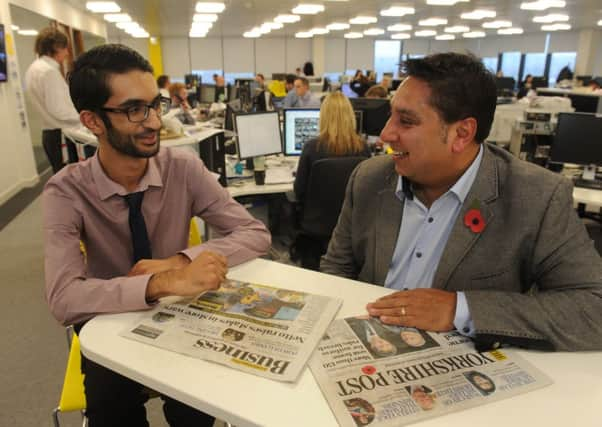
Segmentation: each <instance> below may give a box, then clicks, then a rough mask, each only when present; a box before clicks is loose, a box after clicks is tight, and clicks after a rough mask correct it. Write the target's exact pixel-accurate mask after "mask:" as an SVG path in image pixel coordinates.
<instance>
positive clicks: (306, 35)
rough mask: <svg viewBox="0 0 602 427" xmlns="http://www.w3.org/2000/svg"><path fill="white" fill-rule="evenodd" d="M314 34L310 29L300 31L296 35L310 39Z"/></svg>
mask: <svg viewBox="0 0 602 427" xmlns="http://www.w3.org/2000/svg"><path fill="white" fill-rule="evenodd" d="M313 36H314V35H313V34H312V33H311V32H309V31H300V32H298V33H295V37H296V38H298V39H309V38H312V37H313Z"/></svg>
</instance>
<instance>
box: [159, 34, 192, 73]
mask: <svg viewBox="0 0 602 427" xmlns="http://www.w3.org/2000/svg"><path fill="white" fill-rule="evenodd" d="M189 40H190V39H189V38H182V37H177V38H176V37H169V38H161V40H160V41H161V56H162V57H163V73H164V74H166V75H168V76H174V77H184V76H185V75H186V74H189V73H190V70H192V64H191V62H190V57H191V55H190V45H189Z"/></svg>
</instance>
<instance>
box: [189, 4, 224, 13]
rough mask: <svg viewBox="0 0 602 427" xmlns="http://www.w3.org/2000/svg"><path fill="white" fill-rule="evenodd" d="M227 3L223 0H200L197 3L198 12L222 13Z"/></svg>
mask: <svg viewBox="0 0 602 427" xmlns="http://www.w3.org/2000/svg"><path fill="white" fill-rule="evenodd" d="M225 8H226V5H225V4H224V3H221V2H201V1H200V2H198V3H197V4H196V8H195V10H196V13H222V12H223V11H224V9H225Z"/></svg>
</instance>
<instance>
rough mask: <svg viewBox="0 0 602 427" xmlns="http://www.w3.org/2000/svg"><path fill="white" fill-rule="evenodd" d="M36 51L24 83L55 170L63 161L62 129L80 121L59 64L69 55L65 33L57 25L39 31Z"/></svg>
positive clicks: (70, 147) (73, 152)
mask: <svg viewBox="0 0 602 427" xmlns="http://www.w3.org/2000/svg"><path fill="white" fill-rule="evenodd" d="M35 52H36V54H37V55H38V59H36V60H35V61H34V62H33V63H32V64H31V65H30V66H29V68H28V69H27V72H26V73H25V86H26V90H27V93H28V94H29V96H30V98H31V102H32V103H33V105H34V106H35V108H36V110H37V111H38V113H39V114H40V115H41V117H42V145H43V146H44V151H45V152H46V156H47V157H48V161H49V162H50V166H52V171H53V172H54V173H57V172H58V171H59V170H60V169H61V168H62V167H63V166H64V165H63V154H62V151H61V129H62V128H67V127H73V126H78V125H79V123H80V122H79V114H78V113H77V111H75V107H74V106H73V102H72V101H71V98H70V97H69V88H68V87H67V82H66V81H65V78H64V77H63V75H62V74H61V70H60V66H61V65H60V64H61V63H62V62H63V61H64V60H65V59H66V58H67V57H68V56H69V41H68V39H67V36H66V35H65V34H63V33H61V32H60V31H59V30H58V29H56V28H51V27H49V28H45V29H43V30H42V31H40V34H38V37H37V38H36V42H35ZM67 149H68V152H69V161H71V162H74V161H77V152H76V150H75V144H74V143H73V142H68V143H67Z"/></svg>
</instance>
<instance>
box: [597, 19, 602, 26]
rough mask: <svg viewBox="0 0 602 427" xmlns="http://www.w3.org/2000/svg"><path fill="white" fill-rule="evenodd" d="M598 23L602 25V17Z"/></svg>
mask: <svg viewBox="0 0 602 427" xmlns="http://www.w3.org/2000/svg"><path fill="white" fill-rule="evenodd" d="M598 25H599V26H600V27H602V19H600V20H599V21H598Z"/></svg>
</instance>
